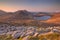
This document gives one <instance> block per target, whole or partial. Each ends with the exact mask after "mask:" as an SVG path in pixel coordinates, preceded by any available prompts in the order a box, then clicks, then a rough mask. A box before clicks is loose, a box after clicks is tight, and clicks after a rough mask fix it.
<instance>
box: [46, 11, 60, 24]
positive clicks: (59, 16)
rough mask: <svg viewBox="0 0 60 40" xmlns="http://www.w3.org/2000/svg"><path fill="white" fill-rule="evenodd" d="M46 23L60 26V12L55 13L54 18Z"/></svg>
mask: <svg viewBox="0 0 60 40" xmlns="http://www.w3.org/2000/svg"><path fill="white" fill-rule="evenodd" d="M46 22H47V23H58V24H60V12H58V13H54V14H53V16H52V17H51V18H50V19H48V20H47V21H46Z"/></svg>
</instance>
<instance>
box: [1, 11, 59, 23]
mask: <svg viewBox="0 0 60 40" xmlns="http://www.w3.org/2000/svg"><path fill="white" fill-rule="evenodd" d="M43 16H47V17H48V16H50V18H48V19H46V17H44V18H43ZM35 17H36V19H39V18H40V17H41V18H40V19H39V20H36V19H34V18H35ZM38 17H39V18H38ZM41 19H42V20H41ZM43 19H46V20H43ZM31 22H34V23H36V22H38V23H39V24H40V23H41V22H43V23H54V24H55V23H58V24H59V23H60V12H57V13H56V12H54V13H48V12H29V11H27V10H18V11H16V12H5V11H2V10H0V23H13V24H14V23H16V24H24V23H27V24H29V23H31Z"/></svg>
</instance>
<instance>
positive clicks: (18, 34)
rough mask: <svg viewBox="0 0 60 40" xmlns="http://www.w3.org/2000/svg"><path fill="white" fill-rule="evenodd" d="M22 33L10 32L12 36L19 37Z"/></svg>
mask: <svg viewBox="0 0 60 40" xmlns="http://www.w3.org/2000/svg"><path fill="white" fill-rule="evenodd" d="M21 34H22V33H20V31H14V33H13V34H12V37H13V38H19V37H20V36H21Z"/></svg>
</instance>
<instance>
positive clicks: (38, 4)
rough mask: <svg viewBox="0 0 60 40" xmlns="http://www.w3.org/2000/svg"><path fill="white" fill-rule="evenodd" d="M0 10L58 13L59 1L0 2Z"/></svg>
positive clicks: (7, 0)
mask: <svg viewBox="0 0 60 40" xmlns="http://www.w3.org/2000/svg"><path fill="white" fill-rule="evenodd" d="M0 10H4V11H8V12H11V11H16V10H28V11H35V12H39V11H40V12H60V0H0Z"/></svg>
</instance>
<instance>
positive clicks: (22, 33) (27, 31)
mask: <svg viewBox="0 0 60 40" xmlns="http://www.w3.org/2000/svg"><path fill="white" fill-rule="evenodd" d="M49 32H55V33H60V27H48V28H40V27H36V26H1V25H0V35H12V37H13V38H19V37H25V38H26V40H27V38H28V36H33V37H36V36H38V35H41V34H46V33H49ZM25 38H24V39H25Z"/></svg>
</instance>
